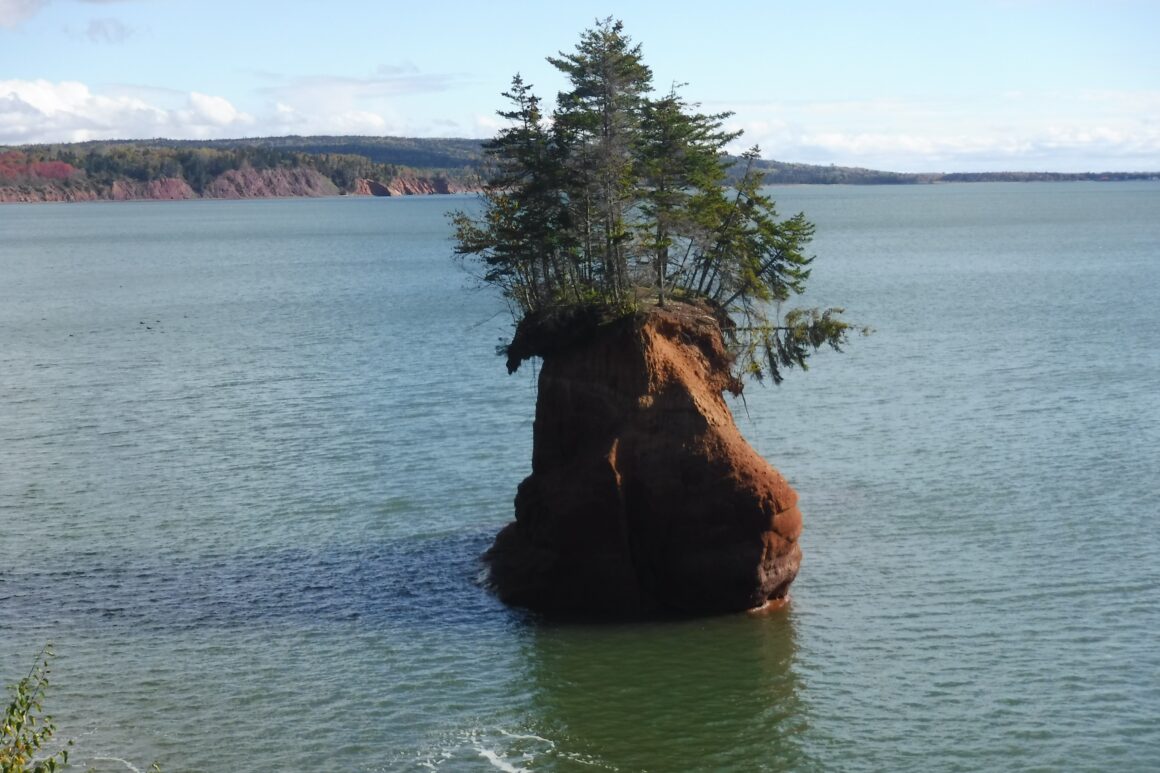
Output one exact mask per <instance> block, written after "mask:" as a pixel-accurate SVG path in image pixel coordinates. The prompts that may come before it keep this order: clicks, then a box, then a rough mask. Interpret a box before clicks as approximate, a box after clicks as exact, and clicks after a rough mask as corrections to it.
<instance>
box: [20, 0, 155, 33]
mask: <svg viewBox="0 0 1160 773" xmlns="http://www.w3.org/2000/svg"><path fill="white" fill-rule="evenodd" d="M71 1H72V2H80V3H85V4H87V5H114V4H116V3H126V2H134V0H71ZM52 2H53V0H0V27H3V28H6V29H15V28H16V27H19V26H20V25H21V24H23V23H24V22H26V21H28V20H29V19H31V18H32V17H33V16H35V15H36V14H38V13H40V12H41V11H42V10H44V9H45V8H46V7H47V6H48V5H49V4H50V3H52Z"/></svg>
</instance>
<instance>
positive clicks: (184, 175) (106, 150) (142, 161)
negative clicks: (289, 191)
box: [0, 137, 481, 195]
mask: <svg viewBox="0 0 1160 773" xmlns="http://www.w3.org/2000/svg"><path fill="white" fill-rule="evenodd" d="M464 147H471V148H474V149H475V152H474V155H472V154H470V153H465V152H464V151H463V149H462V148H464ZM478 147H479V143H478V142H477V141H474V140H471V141H468V140H432V141H428V140H408V139H401V140H393V139H391V138H382V139H375V138H353V137H348V138H343V137H311V138H302V137H279V138H266V139H252V140H251V139H243V140H209V141H202V140H165V139H154V140H125V141H107V140H106V141H93V142H81V143H67V144H51V145H25V146H20V147H16V148H0V187H18V186H33V187H36V186H41V185H52V186H56V187H62V188H65V189H67V188H69V187H79V188H84V189H86V190H98V191H99V190H103V189H108V188H111V187H112V185H113V184H114V183H115V182H117V181H125V180H127V181H133V182H149V181H152V180H160V179H178V180H184V181H185V182H186V183H187V184H188V185H189V186H190V188H192V189H193V190H194V191H195V192H196V193H198V194H199V195H200V194H202V193H203V192H204V191H205V189H206V187H207V186H208V185H209V184H210V183H211V182H212V181H214V180H215V179H217V178H218V177H219V176H221V175H222V174H224V173H226V172H228V171H230V170H237V169H243V168H247V167H248V168H252V169H255V170H259V171H261V170H267V169H310V170H314V171H316V172H318V173H320V174H321V175H323V176H324V177H326V178H328V179H330V180H331V181H332V182H333V183H334V184H335V186H336V187H337V188H338V190H339V191H342V192H352V191H354V190H355V188H356V182H357V181H358V180H360V179H365V180H374V181H378V182H382V183H389V182H390V181H391V180H394V179H396V178H399V177H406V176H422V177H428V178H430V177H441V178H445V179H449V180H453V181H455V182H458V183H460V184H462V185H464V186H465V187H470V186H471V184H472V183H473V181H474V179H475V177H476V175H477V172H478V163H479V161H480V158H481V155H480V153H479V150H478ZM353 151H358V152H353Z"/></svg>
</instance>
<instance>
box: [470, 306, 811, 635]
mask: <svg viewBox="0 0 1160 773" xmlns="http://www.w3.org/2000/svg"><path fill="white" fill-rule="evenodd" d="M569 327H570V329H571V330H572V331H573V332H574V333H575V331H576V329H577V328H580V332H579V333H577V334H575V335H574V336H573V338H572V340H571V341H563V339H562V338H561V336H560V331H559V330H556V331H545V329H544V326H543V325H542V324H541V325H535V324H526V323H525V324H524V325H521V328H520V330H518V331H517V335H516V339H515V340H514V341H513V343H512V347H511V348H510V350H509V355H510V358H509V368H514V367H515V366H518V365H519V362H520V361H521V360H522V359H525V358H527V357H529V356H533V355H538V356H542V357H543V367H542V369H541V371H540V378H539V395H538V400H537V404H536V420H535V426H534V430H533V434H534V438H533V451H532V474H531V475H530V476H529V477H528V478H527V479H525V480H524V482H523V483H521V484H520V487H519V491H518V493H517V495H516V506H515V510H516V520H515V521H514V522H513V523H511V524H509V525H508V526H507V527H505V528H504V529H503V530H502V531H501V532H500V533H499V535H498V536H497V537H496V540H495V544H494V545H493V546H492V548H491V549H490V550H489V551H488V552H487V554H486V555H485V561H486V563H487V564H488V567H489V570H490V572H489V576H490V583H491V584H492V586H493V587H494V588H495V590H496V592H497V593H498V594H499V596H500V597H501V598H502V599H503V600H504V601H506V602H508V603H512V604H516V605H519V606H526V607H529V608H532V609H535V610H540V611H544V612H555V613H579V614H597V615H614V616H638V615H647V614H654V613H666V612H670V613H672V612H675V613H711V612H728V611H739V610H744V609H750V608H753V607H757V606H760V605H762V604H764V603H765V602H766V601H767V600H770V599H781V598H784V597H785V596H786V594H787V592H788V589H789V585H790V583H791V582H792V581H793V579H794V577H796V575H797V571H798V566H799V564H800V562H801V551H800V549H799V547H798V543H797V538H798V535H799V534H800V532H801V514H800V512H799V511H798V509H797V494H796V493H795V492H794V491H793V489H792V488H790V486H789V484H788V483H786V481H785V479H784V478H782V476H781V475H780V474H779V473H778V472H777V471H776V470H774V469H773V468H772V467H771V466H770V465H769V464H768V463H767V462H766V461H765V460H764V459H763V458H762V457H761V456H760V455H758V454H757V452H756V451H754V450H753V449H752V448H751V447H750V446H749V444H748V443H746V441H745V439H744V438H743V437H742V436H741V434H740V432H739V431H738V429H737V427H736V425H735V424H734V422H733V416H732V414H731V413H730V411H729V408H728V406H727V405H726V404H725V401H724V399H723V398H722V392H723V391H724V390H726V389H730V390H733V391H736V390H737V389H738V388H739V385H738V384H737V382H736V381H735V380H734V379H733V377H732V376H731V375H730V371H729V357H728V353H727V352H726V349H725V346H724V344H723V342H722V338H721V332H720V328H719V326H718V324H717V321H716V320H715V319H714V318H713V317H712V316H710V315H709V314H708V313H707V312H705V311H704V310H703V309H700V308H695V307H690V306H684V305H673V306H671V307H670V308H667V309H652V310H651V311H649V312H645V313H641V314H638V315H636V316H634V317H631V318H627V319H622V320H619V321H616V322H612V323H608V324H604V325H601V324H599V323H598V322H596V321H593V322H591V323H589V324H587V325H585V324H580V325H577V324H575V321H574V320H573V322H572V323H570V325H569ZM544 342H549V343H550V344H551V345H550V346H545V345H544Z"/></svg>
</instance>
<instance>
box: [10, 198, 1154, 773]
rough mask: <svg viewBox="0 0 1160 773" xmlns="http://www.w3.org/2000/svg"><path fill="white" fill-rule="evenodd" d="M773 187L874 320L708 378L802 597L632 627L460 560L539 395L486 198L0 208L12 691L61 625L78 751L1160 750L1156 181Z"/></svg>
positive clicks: (700, 762)
mask: <svg viewBox="0 0 1160 773" xmlns="http://www.w3.org/2000/svg"><path fill="white" fill-rule="evenodd" d="M776 195H777V197H778V199H779V201H780V202H781V204H782V209H783V210H784V212H785V213H786V214H791V213H793V212H796V211H797V210H799V209H802V210H805V211H806V213H807V214H808V215H809V216H810V217H811V219H813V220H814V221H815V222H816V223H817V224H818V238H817V240H816V242H815V248H816V250H815V251H816V253H817V254H818V256H819V257H818V260H817V263H816V267H815V270H814V275H813V278H812V286H811V297H810V298H809V299H808V302H810V303H817V304H826V305H834V304H840V305H844V306H845V307H846V308H847V310H848V311H847V316H849V317H850V318H852V319H854V320H856V321H859V322H863V323H868V324H871V325H872V326H873V327H874V328H875V329H876V331H877V332H876V333H875V334H874V335H873V336H871V337H870V338H867V339H859V340H857V341H855V342H854V343H853V344H852V345H851V346H850V347H849V350H848V352H847V353H846V354H844V355H836V354H823V355H821V356H819V357H817V358H816V359H815V360H814V364H813V367H812V368H811V370H810V371H809V372H808V373H794V374H792V375H791V376H790V378H789V379H788V380H787V382H786V383H785V384H784V385H783V386H782V387H780V388H772V387H770V388H762V387H758V386H756V385H754V386H752V387H750V388H749V389H748V390H747V393H746V400H745V402H744V404H742V403H740V402H738V403H736V404H735V406H734V408H735V412H736V414H737V420H738V423H739V425H740V427H741V428H742V430H743V432H744V433H745V434H746V436H747V437H748V438H750V440H751V442H752V443H753V444H754V446H755V447H756V448H757V449H758V450H759V451H761V452H762V453H763V454H764V455H766V456H767V457H768V458H769V459H770V460H771V461H772V462H773V463H774V464H775V465H776V466H777V467H779V469H781V470H782V471H783V472H784V473H785V474H786V475H787V476H788V478H789V479H790V480H791V482H792V483H793V484H794V485H795V486H796V488H797V489H798V491H799V492H800V494H801V498H802V509H803V511H804V514H805V518H806V531H805V534H804V536H803V549H804V553H805V562H804V564H803V569H802V573H801V575H800V577H799V578H798V580H797V582H796V584H795V585H794V588H793V602H792V604H791V605H790V607H789V608H788V609H786V610H784V611H783V612H780V613H777V614H773V615H770V616H766V617H749V616H744V615H743V616H729V617H722V618H714V619H708V620H699V621H692V622H681V623H671V624H647V625H643V624H642V625H622V626H561V625H548V624H544V623H542V622H538V621H536V620H535V619H532V618H530V617H528V616H526V615H523V614H520V613H518V612H514V611H511V610H508V609H506V608H504V607H503V606H502V605H500V604H498V603H497V602H496V601H495V600H494V599H493V598H492V597H490V596H489V595H488V594H487V593H486V592H484V591H483V590H481V589H480V588H479V586H478V585H477V575H478V572H479V565H478V556H479V554H480V553H481V552H482V551H483V550H484V549H485V548H486V547H487V545H488V543H489V541H490V539H491V537H492V535H493V534H494V533H495V531H496V530H497V529H498V528H499V527H500V526H502V525H503V524H504V523H505V522H506V521H507V520H508V519H509V518H510V517H511V513H512V510H511V502H512V498H513V495H514V492H515V487H516V484H517V483H518V482H519V481H520V479H521V478H522V477H523V476H524V475H525V474H526V473H527V472H528V469H529V465H530V440H531V418H532V411H533V406H534V400H535V392H534V379H533V374H532V372H531V371H532V369H531V368H526V370H527V372H521V373H520V374H517V375H516V376H514V377H508V376H506V375H505V374H504V370H503V366H502V362H501V361H500V359H499V358H497V357H495V356H494V355H493V354H492V353H491V352H492V350H493V348H494V345H495V344H496V343H497V341H498V339H500V338H501V337H503V336H505V335H507V334H508V332H509V330H510V323H509V321H508V319H507V318H506V317H505V312H504V310H503V307H502V306H501V305H500V303H499V302H498V301H497V299H496V298H495V297H494V296H493V295H492V294H490V293H489V292H488V291H480V290H475V289H473V288H471V287H470V282H469V281H468V280H467V279H465V277H464V274H463V273H462V272H460V271H459V270H458V269H457V268H456V267H455V266H454V265H453V263H452V261H451V260H450V258H449V255H450V251H451V250H450V243H449V241H448V228H447V224H446V221H445V219H444V214H443V213H444V211H445V210H446V209H448V208H450V207H456V206H461V207H470V206H472V205H473V202H472V200H471V199H470V198H462V199H447V198H425V199H392V200H368V199H332V200H289V201H250V202H214V201H204V202H174V203H126V204H85V205H42V206H7V207H3V208H0V679H2V680H3V681H5V682H13V681H15V680H16V679H17V678H19V676H20V675H21V674H22V673H23V672H24V671H25V670H27V668H28V667H29V665H31V662H32V658H33V656H34V654H35V653H36V651H37V650H38V649H39V647H40V645H42V644H43V643H44V642H46V641H50V640H51V641H52V642H54V644H55V646H56V649H57V651H58V653H59V656H58V658H57V660H56V661H55V666H54V674H53V676H54V681H53V687H52V692H51V694H50V696H49V701H48V708H49V709H50V711H51V712H52V713H53V714H54V715H55V716H56V719H57V723H58V726H59V731H60V734H61V735H62V736H64V737H71V738H74V739H75V741H76V747H75V751H74V753H73V755H74V756H73V759H74V760H75V761H76V762H77V767H78V768H80V769H85V770H95V771H124V770H143V769H145V768H147V767H148V765H149V764H150V763H151V762H152V761H154V760H157V761H159V762H160V763H161V765H162V766H163V768H164V769H165V770H166V771H194V770H198V771H223V770H286V771H299V770H361V771H394V770H444V771H464V770H493V769H494V770H504V771H519V770H529V771H580V770H584V771H588V770H592V771H600V770H609V771H674V770H704V771H722V770H736V771H752V770H769V771H780V770H795V771H796V770H819V771H820V770H825V771H833V770H867V771H881V770H915V771H927V770H947V771H953V770H963V771H974V770H987V769H996V770H998V769H1001V770H1044V771H1046V770H1092V771H1094V770H1121V771H1123V770H1154V769H1156V767H1157V766H1158V765H1160V719H1158V717H1160V645H1158V644H1157V642H1158V641H1160V559H1158V558H1157V555H1158V554H1160V536H1158V533H1160V532H1158V530H1157V528H1156V525H1155V521H1156V516H1157V512H1158V510H1160V483H1158V482H1157V479H1158V475H1160V404H1158V401H1157V396H1158V395H1160V310H1158V304H1157V301H1158V299H1160V185H1158V184H1156V183H1131V184H1113V183H1108V184H1075V185H1072V184H1050V185H1048V184H1041V185H999V184H995V185H990V184H988V185H983V184H979V185H961V186H952V185H948V186H939V187H908V188H787V189H780V190H777V191H776Z"/></svg>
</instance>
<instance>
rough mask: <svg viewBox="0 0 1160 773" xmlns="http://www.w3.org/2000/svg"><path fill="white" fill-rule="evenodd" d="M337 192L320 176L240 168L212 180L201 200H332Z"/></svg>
mask: <svg viewBox="0 0 1160 773" xmlns="http://www.w3.org/2000/svg"><path fill="white" fill-rule="evenodd" d="M335 195H338V188H337V187H336V186H335V184H334V183H333V182H332V181H331V180H330V178H328V177H326V176H325V175H323V174H322V173H320V172H317V171H315V170H313V169H304V168H302V167H296V168H291V169H254V168H252V167H249V166H243V167H242V168H241V169H230V170H228V171H226V172H223V173H222V174H220V175H218V176H217V177H216V178H214V179H213V180H212V181H211V182H210V183H209V185H207V186H206V188H205V190H204V191H202V196H203V197H205V198H207V199H263V198H286V197H292V196H335Z"/></svg>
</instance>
